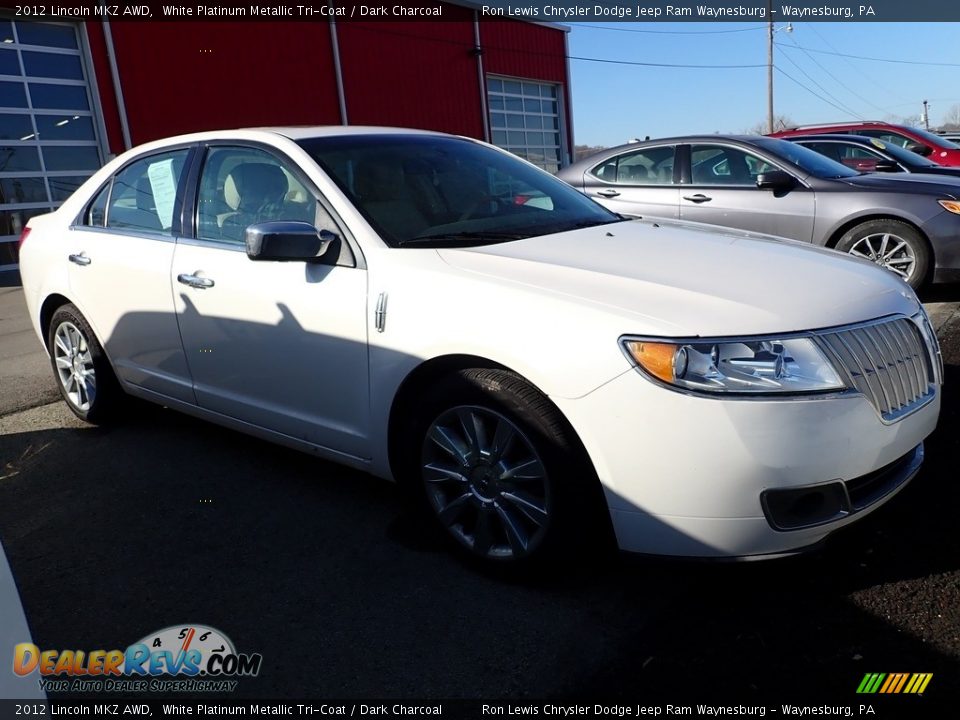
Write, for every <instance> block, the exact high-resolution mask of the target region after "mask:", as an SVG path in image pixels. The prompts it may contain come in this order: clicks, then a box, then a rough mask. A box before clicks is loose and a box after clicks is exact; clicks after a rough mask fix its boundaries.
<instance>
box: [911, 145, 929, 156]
mask: <svg viewBox="0 0 960 720" xmlns="http://www.w3.org/2000/svg"><path fill="white" fill-rule="evenodd" d="M907 150H909V151H910V152H915V153H916V154H917V155H923V157H926V156H927V155H929V154H930V153H932V152H933V148H932V147H930V146H929V145H924V144H922V143H910V144H909V145H907Z"/></svg>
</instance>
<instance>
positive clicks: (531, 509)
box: [20, 128, 942, 564]
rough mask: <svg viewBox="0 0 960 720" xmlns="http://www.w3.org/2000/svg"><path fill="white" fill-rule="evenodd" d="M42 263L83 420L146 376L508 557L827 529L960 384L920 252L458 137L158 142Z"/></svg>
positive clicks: (144, 394) (124, 166) (209, 412)
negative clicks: (656, 197) (898, 261)
mask: <svg viewBox="0 0 960 720" xmlns="http://www.w3.org/2000/svg"><path fill="white" fill-rule="evenodd" d="M531 199H532V200H533V201H532V202H531ZM20 263H21V272H22V276H23V285H24V290H25V293H26V298H27V304H28V306H29V311H30V317H31V319H32V321H33V324H34V327H35V328H36V331H37V334H38V337H39V338H40V340H41V342H43V344H44V346H45V347H46V348H47V351H48V352H49V354H50V357H51V363H52V367H53V371H54V373H55V375H56V378H57V382H58V384H59V386H60V389H61V392H62V394H63V397H64V399H65V400H66V402H67V405H68V406H69V407H70V409H71V410H72V411H73V412H74V413H75V414H77V415H78V416H80V417H81V418H84V419H86V420H89V421H91V422H101V421H104V420H107V419H108V418H109V417H110V416H111V415H114V414H116V413H117V411H118V410H120V409H121V408H122V405H121V403H120V402H119V401H120V400H121V396H122V395H123V394H124V393H128V394H130V395H134V396H137V397H140V398H145V399H147V400H152V401H154V402H157V403H161V404H163V405H166V406H168V407H171V408H174V409H177V410H180V411H183V412H186V413H189V414H191V415H195V416H198V417H201V418H206V419H208V420H211V421H213V422H216V423H220V424H222V425H226V426H228V427H232V428H235V429H237V430H240V431H243V432H246V433H250V434H252V435H256V436H258V437H262V438H266V439H269V440H272V441H275V442H278V443H282V444H284V445H288V446H290V447H294V448H298V449H300V450H305V451H308V452H311V453H315V454H317V455H320V456H322V457H324V458H328V459H331V460H334V461H337V462H341V463H344V464H347V465H349V466H352V467H355V468H360V469H363V470H366V471H368V472H370V473H373V474H374V475H377V476H380V477H383V478H389V479H396V480H398V481H401V482H403V483H404V484H405V485H407V486H408V487H409V488H410V489H411V490H412V491H413V492H414V493H416V495H417V496H418V497H419V498H420V500H421V501H422V506H423V507H424V508H425V509H426V510H427V511H428V512H429V513H430V514H431V515H432V517H433V518H434V519H435V520H436V521H437V523H438V524H439V526H440V527H441V528H443V530H444V532H445V533H446V535H447V536H448V538H449V539H450V540H452V541H453V546H454V547H456V548H459V549H460V550H461V551H463V552H465V553H466V554H467V555H469V556H472V557H474V558H477V559H480V560H484V561H489V562H494V563H504V564H525V563H528V562H536V561H540V560H544V559H546V558H549V557H558V556H559V557H566V556H567V555H569V554H580V553H581V551H583V550H587V549H592V548H595V547H598V544H597V542H596V541H597V540H599V539H602V538H603V537H604V536H608V535H609V531H610V530H612V532H613V536H614V537H615V538H616V541H617V543H618V545H619V547H620V548H622V549H625V550H629V551H636V552H643V553H655V554H666V555H683V556H701V557H731V556H733V557H740V556H755V555H768V556H771V555H778V554H784V553H791V552H795V551H798V550H800V549H803V548H807V547H809V546H812V545H815V544H817V543H819V542H820V541H821V540H823V539H824V538H825V537H826V536H827V535H828V534H829V533H830V532H832V531H833V530H835V529H837V528H839V527H841V526H843V525H846V524H848V523H850V522H851V521H854V520H856V519H857V518H860V517H863V516H864V515H866V514H867V513H868V512H870V511H871V510H873V509H875V508H876V507H878V506H879V505H880V504H882V503H883V502H884V501H886V500H887V499H889V498H890V497H892V496H893V495H894V494H895V493H896V492H897V491H898V490H900V489H901V488H902V487H903V486H904V485H905V484H906V483H907V482H908V481H909V479H910V478H911V477H912V476H913V475H914V474H915V473H916V471H917V469H918V468H919V466H920V463H921V462H922V459H923V441H924V438H926V437H927V435H929V434H930V432H931V431H932V430H933V429H934V427H935V425H936V422H937V416H938V412H939V407H940V384H941V377H942V365H941V362H940V359H939V350H938V346H937V341H936V338H935V336H934V333H933V331H932V329H931V327H930V325H929V323H928V321H927V318H926V315H925V314H924V311H923V308H922V306H921V305H920V303H919V302H918V301H917V298H916V296H915V295H914V293H913V291H912V290H911V289H910V288H909V287H908V286H907V285H906V284H905V283H903V282H902V281H901V280H900V279H898V278H897V277H895V276H894V275H893V274H892V273H889V272H886V271H884V270H882V269H881V268H878V267H876V266H874V265H872V264H870V263H868V262H864V261H861V260H858V259H853V258H849V257H845V256H843V255H840V254H838V253H834V252H831V251H827V250H822V249H817V248H813V247H810V246H808V245H804V244H796V243H790V242H782V241H779V240H775V239H770V238H763V237H756V236H749V235H748V234H744V233H738V232H737V231H730V230H720V229H712V230H710V229H704V228H697V227H684V226H682V225H669V224H664V223H655V222H647V221H641V220H626V219H624V218H621V217H620V216H618V215H615V214H614V213H612V212H610V211H608V210H606V209H604V208H602V207H601V206H600V205H598V204H596V203H594V202H593V201H592V200H590V199H588V198H586V197H585V196H584V195H582V194H580V193H579V192H577V191H575V190H573V189H572V188H570V187H569V186H567V185H565V184H564V183H562V182H560V181H559V180H557V179H555V178H553V177H552V176H550V175H549V174H547V173H545V172H542V171H540V170H538V169H536V168H534V167H533V166H531V165H529V164H528V163H526V162H524V161H521V160H519V159H517V158H515V157H514V156H512V155H510V154H508V153H506V152H504V151H502V150H499V149H497V148H494V147H491V146H488V145H485V144H483V143H480V142H476V141H473V140H469V139H465V138H457V137H451V136H447V135H442V134H436V133H427V132H417V131H408V130H393V129H384V128H379V129H378V128H277V129H266V130H247V131H239V130H238V131H229V132H211V133H202V134H196V135H188V136H182V137H176V138H171V139H169V140H164V141H161V142H154V143H150V144H148V145H144V146H142V147H139V148H136V149H134V150H131V151H129V152H127V153H125V154H123V155H122V156H120V157H118V158H116V159H115V160H113V161H112V162H110V163H109V164H108V165H107V166H106V167H104V168H103V169H102V170H101V171H99V172H98V173H97V174H96V175H95V176H94V177H92V178H91V179H90V180H89V181H88V182H87V183H85V184H84V185H83V187H82V188H81V189H80V190H79V191H78V192H77V193H76V194H75V195H74V196H73V197H71V198H70V199H69V200H68V201H67V202H65V203H64V204H63V206H62V207H61V208H59V209H58V210H57V211H56V212H54V213H51V214H49V215H45V216H41V217H37V218H34V219H33V220H31V222H30V225H29V228H28V229H27V231H26V232H25V233H24V237H23V239H22V246H21V249H20Z"/></svg>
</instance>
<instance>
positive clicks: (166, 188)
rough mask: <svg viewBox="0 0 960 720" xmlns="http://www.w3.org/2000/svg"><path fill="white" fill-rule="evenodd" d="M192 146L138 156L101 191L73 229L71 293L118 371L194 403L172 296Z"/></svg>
mask: <svg viewBox="0 0 960 720" xmlns="http://www.w3.org/2000/svg"><path fill="white" fill-rule="evenodd" d="M189 153H190V149H189V148H188V147H183V148H178V149H174V150H169V151H165V152H160V153H154V154H150V155H147V156H145V157H140V158H137V159H136V160H133V161H131V162H130V163H128V164H127V165H125V166H124V167H123V168H122V169H121V170H120V171H119V172H117V173H116V175H114V176H113V177H112V178H111V179H110V180H109V181H108V182H107V183H106V184H105V185H104V186H103V188H101V190H100V191H99V192H98V193H97V194H96V196H95V197H94V199H93V200H92V201H91V202H90V204H89V205H88V207H87V208H86V210H85V212H84V215H83V217H82V218H81V219H80V221H79V222H78V223H77V224H75V225H74V226H73V227H72V228H71V232H70V236H69V246H68V247H69V254H68V256H67V257H64V258H63V261H64V262H68V263H69V268H70V269H69V282H70V291H71V293H72V295H73V300H74V302H75V303H76V304H77V305H78V306H79V308H80V310H81V312H82V313H83V314H84V316H85V317H86V318H87V320H88V321H89V322H90V323H91V325H92V326H93V329H94V332H96V334H97V337H98V338H99V339H100V342H101V344H102V345H103V346H104V349H105V350H106V352H107V355H108V357H109V358H110V360H111V362H112V364H113V367H114V370H115V371H116V373H117V375H118V376H119V377H120V378H121V379H122V380H124V381H126V382H128V383H131V384H133V385H136V386H138V387H140V388H144V389H146V390H150V391H152V392H156V393H160V394H161V395H165V396H168V397H171V398H175V399H177V400H181V401H183V402H189V403H193V402H194V401H195V398H194V395H193V387H192V382H191V378H190V373H189V370H188V367H187V362H186V358H185V356H184V353H183V348H182V346H181V344H180V331H179V327H178V325H177V316H176V313H175V312H174V307H173V298H172V296H171V294H170V266H171V263H172V262H173V254H174V247H175V237H176V235H177V233H178V232H179V229H180V224H179V207H180V198H181V197H182V194H181V193H182V189H183V187H184V185H185V182H184V181H185V177H184V176H185V173H184V168H185V167H186V166H187V161H188V156H189Z"/></svg>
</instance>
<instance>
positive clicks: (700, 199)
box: [683, 193, 713, 203]
mask: <svg viewBox="0 0 960 720" xmlns="http://www.w3.org/2000/svg"><path fill="white" fill-rule="evenodd" d="M683 199H684V200H689V201H690V202H694V203H705V202H710V201H711V200H713V198H712V197H707V196H706V195H704V194H703V193H697V194H696V195H684V196H683Z"/></svg>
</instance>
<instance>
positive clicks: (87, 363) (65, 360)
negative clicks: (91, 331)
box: [53, 322, 97, 412]
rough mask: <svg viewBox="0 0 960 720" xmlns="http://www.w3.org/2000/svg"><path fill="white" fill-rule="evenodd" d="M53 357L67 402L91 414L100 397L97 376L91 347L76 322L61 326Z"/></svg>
mask: <svg viewBox="0 0 960 720" xmlns="http://www.w3.org/2000/svg"><path fill="white" fill-rule="evenodd" d="M53 357H54V361H55V362H56V367H57V377H58V378H59V380H60V384H61V385H62V386H63V390H64V392H65V394H66V396H67V399H68V400H69V401H70V402H71V404H73V406H74V407H76V408H77V409H78V410H80V411H81V412H86V411H88V410H89V409H90V406H91V405H92V404H93V402H94V400H95V399H96V396H97V377H96V372H95V370H94V367H93V357H92V355H91V354H90V345H89V344H88V343H87V339H86V338H85V337H84V336H83V333H82V332H80V330H79V329H78V328H77V326H76V325H74V324H73V323H71V322H62V323H60V325H59V326H58V327H57V331H56V333H55V334H54V347H53Z"/></svg>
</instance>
